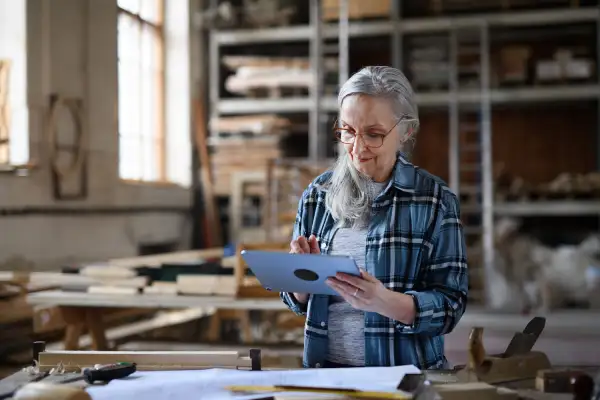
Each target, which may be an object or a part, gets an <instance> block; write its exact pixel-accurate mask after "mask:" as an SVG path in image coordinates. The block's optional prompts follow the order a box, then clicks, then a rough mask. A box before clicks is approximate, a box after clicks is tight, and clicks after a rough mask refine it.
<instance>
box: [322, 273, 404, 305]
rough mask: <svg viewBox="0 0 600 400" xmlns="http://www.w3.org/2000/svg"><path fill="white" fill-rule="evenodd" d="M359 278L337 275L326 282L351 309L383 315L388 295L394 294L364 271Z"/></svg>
mask: <svg viewBox="0 0 600 400" xmlns="http://www.w3.org/2000/svg"><path fill="white" fill-rule="evenodd" d="M360 274H361V277H360V278H359V277H357V276H352V275H349V274H344V273H338V274H337V275H336V276H335V278H333V277H331V278H329V279H328V280H327V281H326V282H327V284H328V285H329V286H330V287H331V288H332V289H333V290H335V291H336V292H338V293H339V295H340V296H342V297H343V298H344V300H346V301H347V302H348V303H350V305H352V307H354V308H357V309H359V310H363V311H371V312H377V313H380V314H383V313H384V310H386V309H387V308H389V305H390V304H389V303H390V297H391V296H390V295H393V294H394V292H392V291H391V290H388V289H387V288H386V287H385V286H383V283H381V281H379V279H377V278H375V277H374V276H372V275H370V274H369V273H367V272H366V271H363V270H361V271H360Z"/></svg>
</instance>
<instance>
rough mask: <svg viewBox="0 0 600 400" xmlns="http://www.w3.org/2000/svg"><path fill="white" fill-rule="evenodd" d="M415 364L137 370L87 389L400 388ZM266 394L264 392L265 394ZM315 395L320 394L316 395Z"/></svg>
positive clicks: (136, 394) (138, 394) (179, 395)
mask: <svg viewBox="0 0 600 400" xmlns="http://www.w3.org/2000/svg"><path fill="white" fill-rule="evenodd" d="M418 372H419V369H418V368H416V367H414V366H412V365H408V366H399V367H365V368H322V369H315V368H310V369H302V370H290V371H260V372H257V371H238V370H230V369H208V370H199V371H152V372H137V373H135V374H133V375H131V376H130V377H129V378H127V379H124V380H119V381H113V382H111V383H109V384H108V385H106V386H100V387H90V388H88V389H87V391H88V393H89V394H90V396H91V397H92V399H93V400H114V399H144V400H175V399H177V400H181V399H236V400H240V399H250V398H252V397H254V396H240V395H234V394H232V393H230V392H228V391H226V390H225V389H224V387H225V386H227V385H268V386H272V385H293V386H325V387H330V388H348V389H358V390H376V391H390V392H394V391H396V387H397V386H398V383H399V382H400V380H401V379H402V378H403V377H404V374H406V373H418ZM262 397H264V395H263V396H262ZM311 397H315V398H317V397H320V396H316V395H315V396H313V395H312V394H311Z"/></svg>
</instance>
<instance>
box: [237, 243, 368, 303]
mask: <svg viewBox="0 0 600 400" xmlns="http://www.w3.org/2000/svg"><path fill="white" fill-rule="evenodd" d="M241 255H242V257H243V258H244V260H245V261H246V263H247V264H248V267H249V268H250V269H251V270H252V272H253V273H254V275H255V276H256V278H257V279H258V280H259V282H260V283H261V285H262V286H263V287H264V288H265V289H267V290H272V291H277V292H296V293H310V294H328V295H337V293H336V292H335V291H334V290H332V289H331V288H330V287H329V286H327V284H326V283H325V280H326V279H327V278H328V277H330V276H335V274H336V273H337V272H345V273H347V274H351V275H357V276H360V270H359V269H358V266H357V265H356V263H355V262H354V259H352V258H351V257H348V256H331V255H324V254H290V253H283V252H276V251H262V250H243V251H242V252H241Z"/></svg>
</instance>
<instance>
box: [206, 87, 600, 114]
mask: <svg viewBox="0 0 600 400" xmlns="http://www.w3.org/2000/svg"><path fill="white" fill-rule="evenodd" d="M598 93H600V85H593V84H590V85H561V86H553V87H536V88H521V89H495V90H490V101H491V102H492V104H504V103H518V102H529V101H537V102H543V101H577V100H586V99H592V100H593V99H597V98H598ZM452 98H453V96H452V95H451V93H449V92H435V93H420V94H419V93H417V95H416V99H417V103H418V105H419V106H420V107H443V106H447V105H448V104H449V102H450V101H451V99H452ZM456 99H457V101H458V103H461V104H478V103H479V102H480V101H481V93H480V92H479V91H464V92H459V93H457V95H456ZM311 104H312V103H311V99H310V97H294V98H283V99H225V100H220V101H219V103H218V105H217V110H218V112H219V113H220V114H229V115H231V114H253V113H261V112H274V113H296V112H298V113H300V112H308V111H309V109H310V107H311ZM321 107H322V109H323V110H324V111H326V112H335V111H337V100H336V98H335V97H331V96H328V97H324V98H323V99H322V100H321Z"/></svg>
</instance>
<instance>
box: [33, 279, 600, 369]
mask: <svg viewBox="0 0 600 400" xmlns="http://www.w3.org/2000/svg"><path fill="white" fill-rule="evenodd" d="M27 301H28V303H30V304H32V305H39V306H59V307H60V308H61V310H63V311H64V315H65V316H66V317H68V321H65V322H66V323H67V331H66V335H65V349H67V350H75V349H77V348H78V339H79V337H80V335H81V330H82V329H83V328H84V327H87V328H88V329H89V331H90V334H91V335H92V346H91V348H92V349H95V350H106V349H107V343H106V342H107V340H106V332H105V331H106V330H105V328H104V326H103V325H102V315H105V314H106V313H107V312H110V311H111V310H118V309H123V308H151V309H182V308H183V309H185V308H206V309H207V312H208V309H209V308H213V309H233V310H236V309H237V310H285V309H286V306H285V304H283V302H282V301H281V300H280V299H279V298H264V299H261V298H256V299H250V298H248V299H239V298H233V297H224V296H182V295H177V296H175V295H150V294H139V295H135V296H132V295H110V296H108V295H104V294H94V293H80V292H63V291H59V290H56V291H54V290H52V291H42V292H37V293H32V294H30V295H29V296H28V297H27ZM69 317H70V318H69ZM530 319H531V316H526V315H520V314H509V313H498V312H494V311H489V310H486V309H484V308H477V307H472V306H469V307H468V308H467V311H466V313H465V314H464V315H463V317H462V318H461V320H460V322H459V324H458V326H457V327H456V328H455V329H454V332H452V333H450V334H449V335H446V353H447V357H448V359H449V360H450V361H451V363H464V362H465V361H466V360H465V359H464V354H465V349H466V340H465V338H466V337H467V335H468V332H469V331H470V330H471V328H473V327H474V326H484V327H486V332H487V333H486V346H487V347H489V348H491V349H492V351H500V350H501V349H502V348H503V347H505V346H506V343H507V341H508V340H510V337H512V334H513V333H514V332H515V331H516V330H520V329H522V327H523V326H525V325H526V324H527V322H528V321H529V320H530ZM546 320H547V321H546V327H545V330H544V334H543V335H542V337H541V338H540V340H539V341H538V343H537V345H536V349H540V350H541V351H544V352H546V353H547V354H548V356H549V357H550V359H551V360H552V362H553V363H556V364H557V365H572V364H574V363H576V364H577V365H595V363H596V362H597V361H598V360H600V310H595V311H592V310H560V311H555V312H552V313H550V314H548V315H547V316H546ZM571 355H575V356H571Z"/></svg>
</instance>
